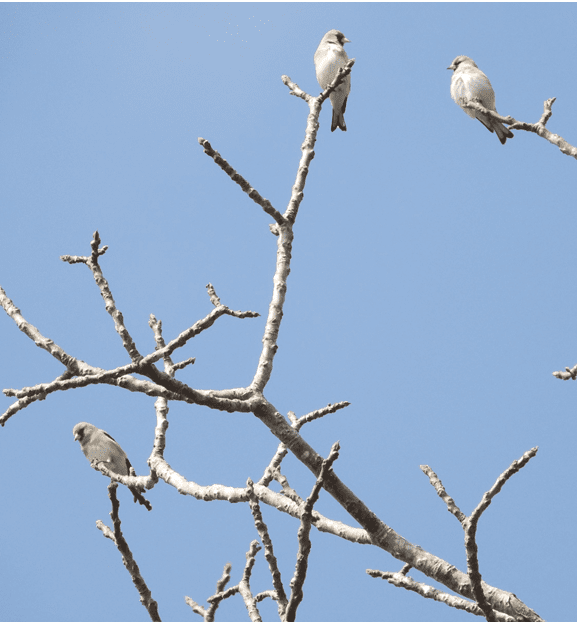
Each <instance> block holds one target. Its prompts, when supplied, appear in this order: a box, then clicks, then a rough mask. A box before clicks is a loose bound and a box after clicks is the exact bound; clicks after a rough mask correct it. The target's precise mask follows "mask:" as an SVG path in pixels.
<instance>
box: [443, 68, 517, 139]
mask: <svg viewBox="0 0 577 624" xmlns="http://www.w3.org/2000/svg"><path fill="white" fill-rule="evenodd" d="M447 69H452V70H453V76H452V78H451V97H452V98H453V99H454V100H455V102H456V103H457V104H458V105H459V106H460V107H461V108H462V109H463V110H464V111H465V112H466V113H467V115H469V117H472V118H473V119H475V117H476V118H477V119H478V120H479V121H480V122H481V123H482V124H483V125H484V126H485V127H486V128H487V130H489V131H490V132H493V131H495V132H496V133H497V136H498V137H499V141H501V143H502V144H503V145H505V141H506V140H507V139H512V138H513V136H514V135H513V133H512V132H511V130H509V128H506V127H505V126H504V125H503V124H502V123H501V122H499V121H497V120H496V119H493V117H490V116H489V115H487V114H486V113H481V112H479V111H477V110H475V109H474V108H470V107H468V106H467V101H470V100H472V101H474V102H478V103H479V104H481V105H482V106H484V107H485V108H487V109H489V110H493V111H495V112H497V109H496V108H495V92H494V91H493V87H492V86H491V83H490V82H489V79H488V78H487V76H485V74H484V73H483V72H482V71H481V70H480V69H479V68H478V67H477V64H476V63H475V61H473V59H470V58H469V57H468V56H458V57H457V58H456V59H455V60H454V61H453V62H452V63H451V65H450V66H449V67H447Z"/></svg>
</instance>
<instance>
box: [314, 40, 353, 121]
mask: <svg viewBox="0 0 577 624" xmlns="http://www.w3.org/2000/svg"><path fill="white" fill-rule="evenodd" d="M345 43H350V41H349V40H348V39H347V38H346V37H345V36H344V35H343V33H342V32H340V31H339V30H329V32H328V33H327V34H326V35H325V36H324V37H323V38H322V39H321V42H320V44H319V47H318V48H317V51H316V52H315V69H316V72H317V80H318V81H319V84H320V85H321V88H322V89H323V90H324V89H326V88H327V87H328V86H329V85H330V84H331V82H332V81H333V80H334V79H335V77H336V75H337V74H338V71H339V68H340V67H344V66H345V64H346V62H347V61H348V60H349V57H348V56H347V53H346V52H345V48H344V47H343V46H344V45H345ZM350 92H351V76H350V74H349V75H348V76H347V77H346V78H345V79H344V80H343V82H341V84H340V85H339V86H338V87H337V88H336V89H335V90H334V91H333V92H332V93H331V94H330V96H329V97H330V99H331V104H332V105H333V121H332V123H331V132H334V131H335V129H336V128H340V129H341V130H344V131H345V132H346V130H347V124H346V123H345V109H346V108H347V98H348V97H349V93H350Z"/></svg>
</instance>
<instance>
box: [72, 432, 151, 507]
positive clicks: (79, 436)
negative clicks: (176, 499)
mask: <svg viewBox="0 0 577 624" xmlns="http://www.w3.org/2000/svg"><path fill="white" fill-rule="evenodd" d="M72 433H73V434H74V439H75V440H78V441H79V442H80V448H81V449H82V452H83V453H84V454H85V455H86V457H87V459H88V461H89V462H92V460H93V459H95V460H98V462H102V463H103V464H104V465H105V466H106V467H107V468H108V469H110V470H112V471H114V472H116V473H117V474H119V475H122V476H126V477H129V476H131V475H130V469H131V468H132V464H131V463H130V461H129V460H128V457H127V456H126V453H125V452H124V451H123V450H122V448H121V447H120V445H119V444H118V442H117V441H116V440H115V439H114V438H113V437H112V436H111V435H109V434H108V433H106V431H103V430H102V429H99V428H98V427H95V426H94V425H91V424H90V423H87V422H81V423H78V424H77V425H75V426H74V429H73V430H72ZM129 490H130V491H131V492H132V494H133V495H134V502H136V501H137V500H139V495H140V494H141V492H143V491H144V488H142V489H140V488H135V487H131V488H129ZM140 499H142V496H140ZM142 500H145V499H142ZM139 502H140V501H139ZM146 502H147V503H148V501H146ZM140 504H141V505H144V504H145V503H142V502H141V503H140ZM148 505H150V503H148ZM148 505H146V507H147V508H148V510H149V511H150V509H151V507H149V506H148Z"/></svg>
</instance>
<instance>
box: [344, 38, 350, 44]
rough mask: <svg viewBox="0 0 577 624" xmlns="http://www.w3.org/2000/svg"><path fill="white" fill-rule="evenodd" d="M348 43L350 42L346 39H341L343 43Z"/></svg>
mask: <svg viewBox="0 0 577 624" xmlns="http://www.w3.org/2000/svg"><path fill="white" fill-rule="evenodd" d="M350 42H351V40H350V39H347V38H346V37H345V38H344V39H343V43H350Z"/></svg>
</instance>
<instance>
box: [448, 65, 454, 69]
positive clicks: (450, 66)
mask: <svg viewBox="0 0 577 624" xmlns="http://www.w3.org/2000/svg"><path fill="white" fill-rule="evenodd" d="M447 69H455V66H454V65H449V67H447Z"/></svg>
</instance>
